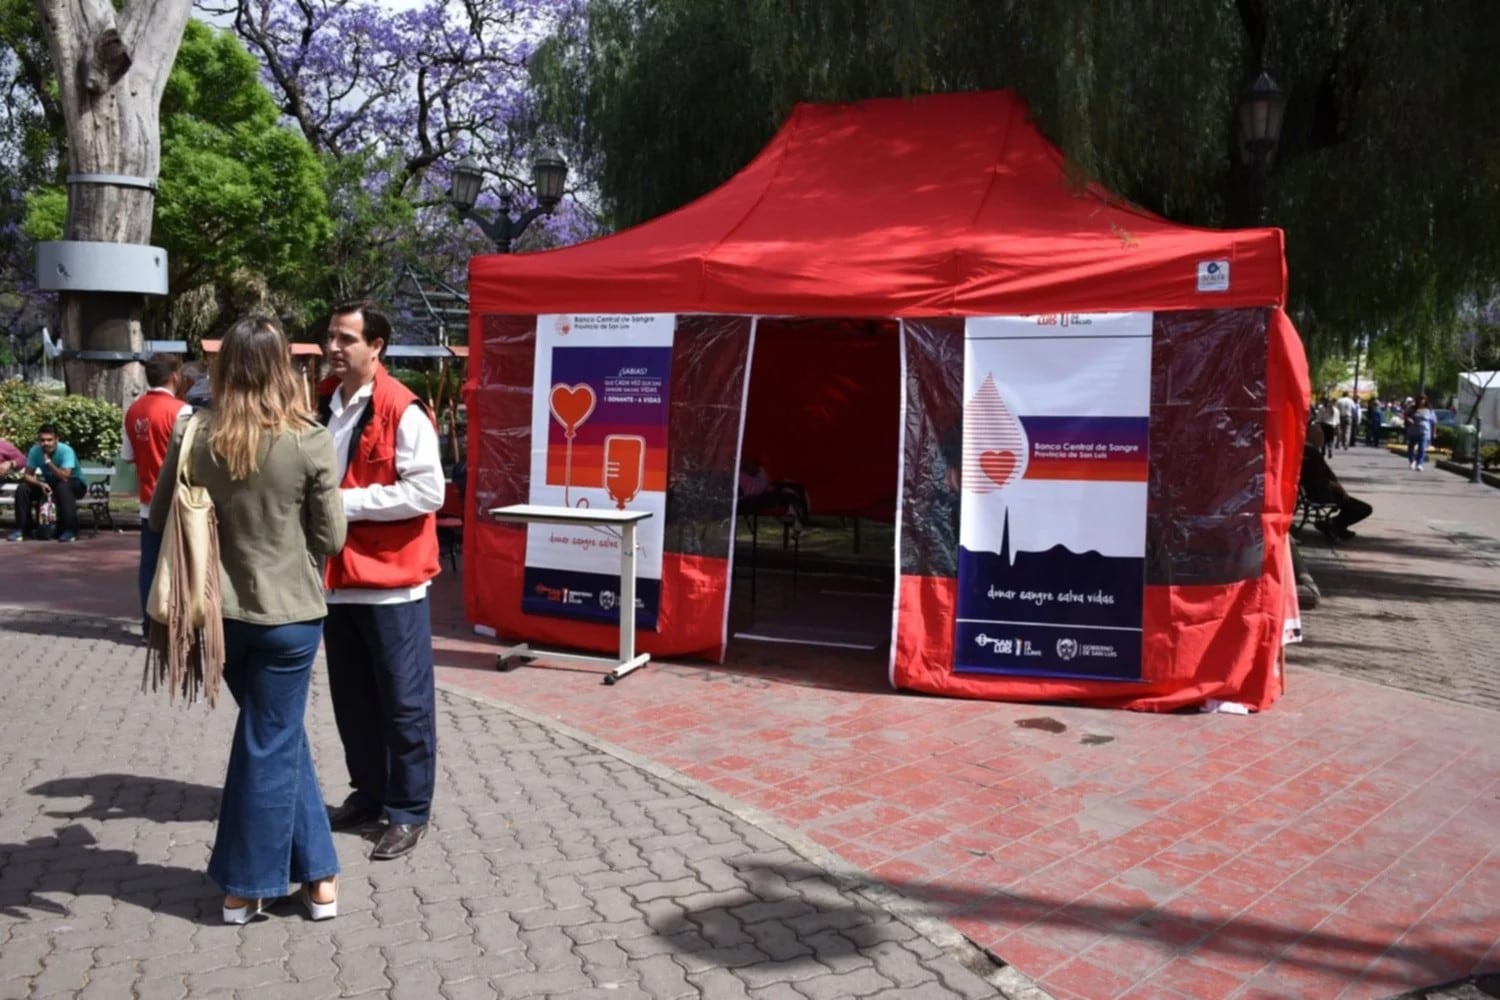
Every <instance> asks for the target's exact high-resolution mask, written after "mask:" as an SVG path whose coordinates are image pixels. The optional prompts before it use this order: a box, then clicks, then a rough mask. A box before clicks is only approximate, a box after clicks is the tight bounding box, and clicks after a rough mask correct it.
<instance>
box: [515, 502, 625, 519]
mask: <svg viewBox="0 0 1500 1000" xmlns="http://www.w3.org/2000/svg"><path fill="white" fill-rule="evenodd" d="M650 516H651V512H650V511H649V510H611V509H609V508H608V507H550V506H548V505H547V504H540V503H513V504H511V505H510V506H508V507H491V508H490V517H493V518H494V519H495V520H497V521H524V522H527V523H535V524H634V523H635V522H637V521H644V520H645V519H646V518H648V517H650Z"/></svg>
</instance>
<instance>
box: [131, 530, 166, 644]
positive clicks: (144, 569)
mask: <svg viewBox="0 0 1500 1000" xmlns="http://www.w3.org/2000/svg"><path fill="white" fill-rule="evenodd" d="M160 555H161V532H159V531H152V530H151V525H150V524H148V523H147V522H146V520H145V519H144V518H142V520H141V568H140V569H139V570H138V571H137V572H136V575H135V577H136V585H137V586H138V587H139V588H140V591H141V634H142V635H145V634H147V633H148V632H149V631H150V628H151V621H150V619H148V618H147V617H146V598H147V597H148V596H149V595H150V593H151V581H152V579H153V578H155V576H156V560H157V557H159V556H160Z"/></svg>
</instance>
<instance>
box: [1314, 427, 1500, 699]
mask: <svg viewBox="0 0 1500 1000" xmlns="http://www.w3.org/2000/svg"><path fill="white" fill-rule="evenodd" d="M1331 464H1332V465H1333V468H1334V471H1335V472H1336V473H1337V474H1338V476H1339V480H1340V481H1341V482H1343V483H1344V485H1345V487H1346V488H1347V489H1348V490H1349V492H1350V493H1352V494H1354V495H1355V496H1357V497H1360V498H1361V499H1364V500H1366V501H1367V502H1369V503H1370V504H1372V505H1373V506H1374V508H1375V513H1374V514H1372V515H1371V516H1370V518H1369V519H1368V520H1367V521H1365V522H1364V523H1363V524H1361V525H1359V526H1357V527H1356V529H1355V530H1356V532H1358V537H1357V538H1355V539H1354V540H1353V541H1350V542H1347V543H1342V544H1340V545H1338V546H1337V547H1332V546H1330V545H1329V544H1328V543H1327V542H1326V541H1325V540H1324V539H1323V536H1322V535H1320V534H1319V533H1318V532H1316V531H1314V530H1312V529H1311V528H1307V529H1304V531H1303V533H1302V534H1303V543H1304V544H1303V548H1302V551H1303V552H1304V554H1305V555H1306V557H1307V560H1308V563H1309V568H1310V569H1311V570H1312V573H1313V576H1314V578H1315V579H1316V580H1317V581H1318V588H1319V589H1320V590H1321V591H1322V593H1323V597H1324V599H1325V603H1324V604H1323V605H1322V606H1321V607H1319V608H1317V609H1315V610H1313V611H1310V612H1308V614H1307V615H1306V616H1305V617H1306V625H1307V641H1306V643H1305V644H1304V645H1303V647H1302V648H1300V649H1298V650H1295V651H1294V653H1293V655H1292V662H1294V663H1298V664H1302V665H1306V666H1309V667H1313V668H1316V669H1318V670H1326V671H1333V672H1337V673H1341V674H1345V675H1347V676H1351V677H1360V678H1363V679H1366V680H1372V681H1376V682H1377V683H1380V684H1388V685H1391V686H1393V687H1399V688H1405V689H1407V690H1410V691H1419V692H1421V693H1423V694H1427V695H1432V696H1433V697H1437V698H1447V699H1452V700H1454V701H1458V702H1462V703H1463V704H1467V705H1478V706H1482V707H1485V708H1489V709H1495V710H1500V656H1497V655H1496V654H1495V639H1496V637H1497V635H1500V624H1497V612H1500V489H1495V488H1494V487H1492V486H1484V485H1477V484H1473V483H1470V482H1468V481H1467V480H1466V479H1463V478H1460V477H1459V476H1456V475H1453V474H1452V473H1449V472H1444V471H1442V470H1440V469H1438V468H1437V467H1436V465H1435V464H1430V465H1429V466H1428V467H1427V468H1426V469H1425V470H1423V471H1422V472H1413V471H1411V470H1410V469H1408V468H1407V466H1406V460H1405V459H1404V458H1403V457H1401V456H1399V455H1396V454H1392V453H1390V452H1388V451H1386V450H1385V449H1383V448H1381V449H1375V448H1351V449H1348V450H1346V451H1339V452H1336V453H1335V454H1334V458H1333V461H1332V463H1331Z"/></svg>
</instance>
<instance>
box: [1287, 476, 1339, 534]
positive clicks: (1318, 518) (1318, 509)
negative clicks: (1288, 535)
mask: <svg viewBox="0 0 1500 1000" xmlns="http://www.w3.org/2000/svg"><path fill="white" fill-rule="evenodd" d="M1338 513H1339V505H1338V502H1337V501H1334V500H1327V499H1318V498H1315V497H1312V496H1309V495H1308V492H1307V490H1306V488H1304V487H1302V486H1300V485H1299V486H1298V487H1297V506H1296V508H1295V509H1294V510H1293V511H1292V527H1293V529H1295V530H1297V531H1301V530H1302V528H1303V526H1304V525H1306V524H1307V522H1308V521H1311V522H1312V523H1313V527H1315V528H1317V529H1318V530H1319V531H1321V532H1323V534H1324V535H1325V536H1327V537H1328V539H1329V542H1330V543H1332V541H1333V536H1332V533H1330V532H1329V531H1327V530H1325V529H1326V527H1327V526H1328V524H1329V523H1331V522H1332V521H1333V519H1334V518H1335V517H1337V516H1338Z"/></svg>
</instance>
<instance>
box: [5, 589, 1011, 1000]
mask: <svg viewBox="0 0 1500 1000" xmlns="http://www.w3.org/2000/svg"><path fill="white" fill-rule="evenodd" d="M4 586H5V584H4V583H0V595H3V593H4V590H3V588H4ZM120 624H122V623H120V622H118V621H113V620H109V619H91V618H88V617H86V616H78V615H55V614H43V613H38V612H31V611H17V610H15V609H14V608H9V607H6V606H4V605H3V604H0V629H5V630H6V631H7V632H9V633H11V634H10V635H8V639H11V640H14V646H15V650H14V657H15V658H14V662H13V664H11V667H12V668H13V669H12V670H11V675H13V676H10V677H9V678H8V679H9V680H10V681H11V683H10V684H9V685H8V686H7V690H5V691H0V970H3V971H0V975H3V976H4V978H3V979H0V996H5V997H9V996H18V997H19V996H27V997H33V996H34V997H46V996H68V997H72V996H88V997H93V996H101V997H128V996H134V997H138V998H151V1000H154V998H156V997H168V998H176V997H193V998H195V1000H196V998H199V997H211V996H233V997H235V998H236V1000H273V998H274V1000H296V998H302V997H326V996H336V995H340V996H349V997H356V996H365V997H421V998H424V1000H426V998H432V997H442V998H446V1000H470V998H486V997H502V996H503V997H505V998H506V1000H513V998H514V1000H520V998H523V997H548V998H553V1000H678V998H689V997H706V998H709V1000H738V998H751V997H754V998H756V1000H810V998H812V997H816V996H848V997H855V996H864V995H870V996H882V997H884V996H895V995H899V994H898V993H893V992H892V991H899V990H901V989H905V988H910V989H919V990H921V991H922V994H921V995H922V997H923V998H924V1000H925V998H927V997H931V998H932V1000H940V998H941V1000H946V998H950V997H961V996H974V997H978V996H995V995H998V994H997V993H996V992H995V991H994V990H993V989H989V992H984V990H985V989H986V988H987V987H986V984H984V983H983V981H982V980H979V979H978V978H977V977H973V976H970V975H969V974H968V973H967V972H966V971H964V970H963V969H962V968H961V967H959V966H958V965H957V964H956V963H953V962H952V961H951V960H950V959H948V957H947V953H946V952H944V951H942V950H941V948H939V947H938V946H937V945H935V944H933V943H932V942H931V941H929V939H927V938H926V937H924V936H922V935H921V934H919V933H918V932H917V931H915V930H914V929H913V928H912V927H911V925H909V924H907V923H906V922H904V921H903V920H901V919H897V918H893V917H892V916H891V915H890V914H889V913H887V912H886V911H884V910H882V909H880V908H879V907H877V906H874V905H873V904H872V903H871V902H870V901H869V900H868V899H866V898H865V897H864V896H862V895H861V894H860V891H859V887H858V886H848V887H845V886H844V885H843V884H842V883H841V882H839V881H838V880H836V879H833V878H830V877H828V876H826V875H825V874H824V872H823V871H822V869H820V868H819V867H818V866H817V865H816V864H813V863H812V862H809V861H808V860H807V859H806V858H804V857H803V856H802V855H800V854H798V853H797V851H796V850H794V849H792V848H791V847H789V846H788V845H787V844H785V843H783V842H782V841H780V840H778V839H777V838H776V837H774V836H772V835H770V834H768V833H766V832H765V831H763V830H761V829H760V828H758V827H756V826H755V825H753V824H752V823H749V822H747V821H746V820H744V819H743V818H741V817H740V816H738V815H736V814H735V813H734V812H731V811H728V810H725V809H722V808H720V807H719V806H716V805H712V804H710V803H708V802H706V801H704V800H703V799H701V798H699V797H698V796H697V795H696V794H694V793H693V791H692V790H691V789H690V788H688V787H679V786H677V785H674V784H673V783H672V782H670V781H667V780H665V779H663V778H662V777H661V776H660V775H659V774H658V773H654V772H647V771H645V770H642V769H640V768H637V767H636V766H634V765H633V764H631V763H628V762H626V761H624V760H622V759H620V758H617V757H615V756H613V755H611V754H609V753H605V752H602V751H600V750H598V749H596V748H594V747H590V746H587V745H585V744H583V743H580V742H578V741H576V740H574V739H573V738H571V737H569V736H564V735H562V734H561V733H559V732H555V731H553V730H551V729H549V728H548V727H546V726H542V725H539V724H536V723H534V722H532V721H529V720H526V719H522V718H520V717H517V716H514V715H511V714H509V713H508V712H506V711H504V710H502V709H500V708H497V707H494V706H492V705H488V704H484V703H481V702H478V701H474V700H471V699H468V698H464V697H460V696H457V695H454V694H450V693H448V692H441V693H440V694H439V697H438V705H439V722H440V726H441V730H440V733H439V746H440V747H441V754H440V758H439V765H440V775H439V798H438V803H437V805H436V807H435V812H434V818H433V829H432V831H431V832H430V833H429V835H428V837H427V839H426V840H425V841H424V843H423V845H422V846H421V847H420V848H418V850H417V851H416V852H414V853H413V854H411V855H409V856H408V857H406V858H403V859H400V860H398V861H396V862H389V863H378V864H377V863H372V862H370V861H368V860H367V853H368V850H369V842H368V841H367V840H365V839H362V838H361V837H360V836H358V835H356V834H353V833H341V834H338V835H337V836H336V838H335V843H336V846H337V848H338V851H339V854H340V857H341V859H342V861H343V864H344V871H343V872H342V873H341V878H340V915H339V917H338V918H337V919H335V920H333V921H329V922H327V923H319V924H313V923H311V922H309V921H308V920H307V919H306V918H305V915H304V914H303V913H302V912H301V909H300V907H299V906H297V905H296V904H295V902H294V901H292V900H284V901H281V902H278V903H276V904H275V905H274V906H273V907H272V908H271V911H270V916H269V918H268V919H265V920H261V921H256V922H254V923H252V924H250V925H248V926H245V927H224V926H222V925H221V924H220V923H219V922H218V917H219V893H218V890H217V889H216V888H215V887H214V886H213V885H212V883H210V882H209V881H208V879H207V877H206V875H205V874H204V870H203V869H204V866H205V864H206V861H207V858H208V853H209V849H210V847H211V845H212V842H213V823H214V819H215V816H216V814H217V803H218V789H219V782H220V781H221V780H222V777H223V772H224V766H225V760H226V756H227V752H228V732H229V728H230V727H231V726H232V724H233V718H234V715H233V712H234V709H233V706H232V704H226V705H223V706H221V707H220V708H219V709H218V710H217V711H214V712H210V711H208V710H207V709H206V707H205V706H203V705H201V704H200V705H195V706H192V707H190V708H185V707H183V706H181V705H177V706H172V705H169V704H168V703H167V702H166V700H165V699H164V698H157V697H152V696H149V695H142V694H140V693H139V691H138V690H137V689H136V687H137V684H138V679H139V676H140V675H139V668H140V648H139V647H137V646H131V645H127V644H125V643H123V642H119V641H116V640H115V638H114V636H115V635H116V634H118V632H119V625H120ZM8 626H16V627H14V628H10V627H8ZM85 656H87V657H88V660H89V662H90V664H91V669H90V670H89V671H87V672H83V671H79V670H77V669H76V664H78V663H80V662H84V659H85ZM308 725H309V734H310V736H311V739H312V743H313V750H314V757H315V759H316V760H317V762H318V764H319V770H320V776H321V777H322V778H323V781H324V792H325V795H326V797H328V798H330V799H336V798H338V797H339V796H340V795H341V794H342V791H343V788H344V775H343V773H342V759H341V751H340V748H339V744H338V737H337V733H336V730H335V728H334V726H333V720H332V714H331V711H330V707H329V703H328V693H327V688H326V681H325V679H324V676H323V671H322V668H321V666H320V667H319V669H318V671H317V673H316V681H315V683H314V686H313V691H312V697H311V703H310V705H309V710H308ZM292 888H294V887H292V886H288V889H289V890H290V889H292ZM905 942H913V943H916V942H920V943H922V944H925V945H927V946H928V948H930V949H931V951H930V952H928V953H927V955H926V956H925V957H924V956H923V955H920V954H917V952H916V949H915V947H914V946H913V945H911V944H907V943H905ZM862 949H868V952H869V953H868V954H862V953H861V951H862ZM939 965H943V966H944V967H943V969H942V971H941V972H939V970H938V968H937V966H939ZM965 976H967V977H968V978H967V979H964V978H963V977H965ZM950 980H952V981H951V982H950ZM959 980H962V981H961V982H960V981H959ZM794 987H796V988H794ZM799 989H800V990H803V992H800V993H799V992H798V990H799ZM840 991H842V992H840Z"/></svg>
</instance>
